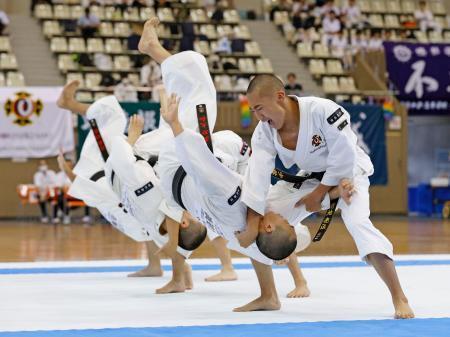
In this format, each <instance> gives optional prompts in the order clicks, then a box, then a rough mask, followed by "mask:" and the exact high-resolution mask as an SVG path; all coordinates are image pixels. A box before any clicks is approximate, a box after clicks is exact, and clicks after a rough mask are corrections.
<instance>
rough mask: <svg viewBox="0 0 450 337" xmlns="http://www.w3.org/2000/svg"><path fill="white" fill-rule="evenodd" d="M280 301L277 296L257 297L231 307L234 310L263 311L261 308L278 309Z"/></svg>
mask: <svg viewBox="0 0 450 337" xmlns="http://www.w3.org/2000/svg"><path fill="white" fill-rule="evenodd" d="M280 307H281V303H280V301H279V300H278V298H277V297H275V298H272V297H271V298H263V297H258V298H257V299H256V300H254V301H251V302H250V303H248V304H246V305H244V306H242V307H238V308H235V309H233V311H234V312H246V311H263V310H280Z"/></svg>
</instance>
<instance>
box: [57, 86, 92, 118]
mask: <svg viewBox="0 0 450 337" xmlns="http://www.w3.org/2000/svg"><path fill="white" fill-rule="evenodd" d="M79 85H80V82H79V81H76V80H75V81H72V82H69V83H67V84H66V85H65V86H64V88H63V90H62V92H61V94H60V95H59V97H58V100H57V101H56V105H58V107H60V108H61V109H66V110H70V111H72V112H73V113H77V114H80V115H82V116H84V115H86V111H87V110H88V108H89V106H90V104H85V103H81V102H79V101H77V100H76V98H75V93H76V91H77V89H78V87H79Z"/></svg>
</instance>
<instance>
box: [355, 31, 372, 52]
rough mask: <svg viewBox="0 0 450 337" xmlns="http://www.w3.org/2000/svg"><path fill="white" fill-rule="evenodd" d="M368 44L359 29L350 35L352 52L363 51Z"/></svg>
mask: <svg viewBox="0 0 450 337" xmlns="http://www.w3.org/2000/svg"><path fill="white" fill-rule="evenodd" d="M368 46H369V44H368V42H367V37H366V36H365V35H364V33H363V32H362V31H361V30H357V31H356V34H355V36H353V37H352V53H353V55H355V54H357V53H358V52H365V51H366V50H367V47H368Z"/></svg>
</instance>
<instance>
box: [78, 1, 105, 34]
mask: <svg viewBox="0 0 450 337" xmlns="http://www.w3.org/2000/svg"><path fill="white" fill-rule="evenodd" d="M77 25H78V27H79V28H80V30H81V35H83V37H84V38H85V39H87V38H89V37H93V36H94V34H95V33H96V32H97V30H98V27H99V26H100V20H99V18H98V17H97V16H96V15H94V14H91V11H90V9H89V7H87V8H85V10H84V15H83V16H82V17H80V18H79V19H78V22H77Z"/></svg>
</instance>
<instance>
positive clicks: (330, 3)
mask: <svg viewBox="0 0 450 337" xmlns="http://www.w3.org/2000/svg"><path fill="white" fill-rule="evenodd" d="M330 12H334V14H335V15H336V16H339V15H340V10H339V7H337V6H335V5H334V0H327V2H325V5H323V6H322V8H320V14H321V15H322V16H327V14H328V13H330Z"/></svg>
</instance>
